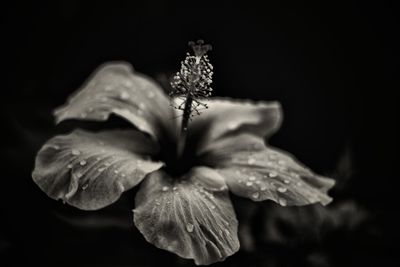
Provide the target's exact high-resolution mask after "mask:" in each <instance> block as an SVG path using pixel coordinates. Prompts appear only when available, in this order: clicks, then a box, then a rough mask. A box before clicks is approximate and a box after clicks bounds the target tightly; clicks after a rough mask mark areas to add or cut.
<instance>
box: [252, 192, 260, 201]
mask: <svg viewBox="0 0 400 267" xmlns="http://www.w3.org/2000/svg"><path fill="white" fill-rule="evenodd" d="M251 196H252V197H253V198H256V199H257V198H259V197H260V193H258V192H254V193H253V194H252V195H251Z"/></svg>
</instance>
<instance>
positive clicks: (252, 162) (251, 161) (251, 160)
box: [247, 158, 256, 165]
mask: <svg viewBox="0 0 400 267" xmlns="http://www.w3.org/2000/svg"><path fill="white" fill-rule="evenodd" d="M255 162H256V160H255V159H254V158H249V159H248V160H247V163H248V164H250V165H252V164H254V163H255Z"/></svg>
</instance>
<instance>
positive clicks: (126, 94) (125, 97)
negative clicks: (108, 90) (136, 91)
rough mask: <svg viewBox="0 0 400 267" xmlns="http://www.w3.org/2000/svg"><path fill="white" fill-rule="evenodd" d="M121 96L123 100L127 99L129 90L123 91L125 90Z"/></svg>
mask: <svg viewBox="0 0 400 267" xmlns="http://www.w3.org/2000/svg"><path fill="white" fill-rule="evenodd" d="M119 97H120V98H121V99H122V100H127V99H128V98H129V94H128V93H127V92H125V91H123V92H121V94H120V95H119Z"/></svg>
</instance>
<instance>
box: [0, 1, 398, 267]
mask: <svg viewBox="0 0 400 267" xmlns="http://www.w3.org/2000/svg"><path fill="white" fill-rule="evenodd" d="M215 2H217V1H215ZM259 2H261V1H259ZM263 2H264V3H262V4H261V3H256V2H252V1H244V2H242V3H234V2H229V1H218V5H217V4H216V3H207V2H206V1H194V2H191V3H189V1H186V2H181V3H178V2H171V1H140V2H139V1H126V2H119V1H112V2H100V1H97V2H93V3H88V2H85V3H84V1H53V2H52V3H51V4H42V5H39V4H9V5H6V6H4V7H3V8H2V10H1V11H0V12H1V33H0V34H1V36H2V38H1V43H2V47H3V48H2V49H1V50H2V52H3V53H2V57H1V61H2V69H3V71H2V73H3V74H4V75H2V80H1V88H0V90H1V100H0V101H1V113H0V118H1V126H2V130H1V131H2V136H1V151H0V152H1V153H0V159H1V175H0V178H1V180H0V186H1V187H0V190H1V191H0V193H1V199H0V200H1V202H0V207H1V217H0V218H1V219H0V220H1V222H0V224H1V229H0V264H2V263H3V262H4V263H8V264H10V265H13V264H15V265H17V264H28V263H29V264H30V265H33V264H35V263H38V264H40V265H52V266H59V265H73V266H78V265H89V264H95V265H102V266H157V265H161V264H167V265H171V266H172V265H183V266H190V265H191V264H192V263H191V261H186V260H180V259H178V258H177V257H175V256H174V255H173V254H170V253H167V252H164V251H161V250H158V249H156V248H155V247H153V246H152V245H150V244H148V243H147V242H146V241H145V240H144V238H143V237H142V236H141V235H140V233H139V232H138V231H137V230H136V229H135V228H134V226H133V223H132V220H131V211H130V209H132V208H133V194H132V193H134V192H132V193H131V194H129V193H126V194H124V197H123V198H122V199H121V200H120V201H119V202H117V203H116V204H114V205H112V206H110V207H108V208H106V209H104V210H101V211H97V212H87V213H85V212H80V211H78V210H75V209H73V208H70V207H67V206H64V205H63V204H62V203H58V202H56V201H53V200H51V199H49V198H47V196H46V195H45V194H44V193H43V192H41V191H40V189H39V188H38V187H37V186H36V185H35V184H34V183H33V182H32V180H31V176H30V173H31V171H32V168H33V163H34V158H35V153H36V152H37V150H38V149H39V148H40V146H41V145H42V144H43V143H44V142H45V141H46V140H47V139H48V138H50V137H51V136H53V135H54V134H56V133H57V128H56V127H55V126H54V124H53V119H52V115H51V112H52V110H53V109H54V108H55V107H57V106H59V105H60V104H62V103H63V102H64V101H65V100H66V98H67V96H68V95H69V94H70V93H71V92H73V91H74V90H76V88H78V87H79V86H80V85H81V84H82V83H83V81H84V80H85V79H86V78H87V77H88V76H89V74H90V73H91V72H92V71H93V70H94V69H95V68H96V67H97V66H98V65H100V64H101V63H103V62H106V61H109V60H125V61H128V62H130V63H132V65H133V66H134V68H135V69H136V70H137V71H140V72H143V73H146V74H148V75H151V76H152V77H155V78H156V79H158V80H159V82H160V83H162V84H163V85H164V86H165V87H167V84H168V83H167V82H166V81H167V80H168V78H169V76H170V74H171V73H172V72H174V71H176V70H177V69H178V68H179V64H180V63H179V62H180V60H182V59H183V58H184V55H185V53H186V51H187V42H188V41H190V40H197V39H199V38H202V39H205V40H206V42H208V43H211V44H212V45H213V51H212V53H211V55H210V57H211V61H212V63H213V65H214V68H215V75H214V77H215V80H214V86H213V87H214V89H215V95H218V96H229V97H235V98H251V99H257V100H258V99H259V100H278V101H280V102H281V103H282V106H283V110H284V115H285V120H284V123H283V126H282V128H281V130H280V131H279V132H278V133H277V134H276V135H275V136H274V137H273V138H272V139H271V141H270V142H271V143H272V144H273V145H275V146H278V147H280V148H283V149H285V150H287V151H290V152H291V153H293V154H294V155H296V156H297V157H298V158H299V159H300V160H301V161H303V162H304V163H305V164H306V165H308V166H310V167H311V168H312V169H314V170H315V171H317V172H319V173H321V174H325V175H330V176H333V177H334V178H336V179H337V181H338V184H337V186H336V187H335V189H334V190H333V191H332V193H331V195H332V196H333V197H334V198H335V201H334V202H333V204H332V205H331V207H332V210H331V211H329V212H331V214H333V215H332V216H333V217H334V218H335V216H337V218H339V219H337V220H338V222H337V223H336V224H334V226H332V225H331V226H332V227H327V228H329V229H328V230H326V231H325V230H324V231H325V232H327V233H325V234H324V235H322V236H321V235H320V234H317V237H315V240H314V239H313V240H312V241H309V240H308V238H311V237H310V236H304V234H303V235H302V236H301V240H305V241H304V242H303V241H302V242H303V243H302V242H296V241H294V240H297V239H296V238H297V235H296V234H293V229H296V227H298V225H297V224H296V221H293V220H292V221H290V220H288V222H286V224H285V222H284V224H285V225H286V226H285V227H286V228H290V229H292V230H290V229H289V230H287V229H286V230H283V231H286V232H288V231H289V232H290V231H291V232H290V233H291V234H292V236H291V237H290V234H287V233H286V234H287V235H288V236H289V237H290V238H288V239H287V240H286V241H284V242H283V243H282V244H280V245H278V246H277V245H276V244H274V243H273V242H272V243H271V242H270V240H269V237H268V236H266V237H264V236H263V235H264V234H266V233H265V231H264V230H263V227H264V226H265V223H264V221H266V220H270V218H268V214H269V213H268V211H269V210H271V214H279V212H280V209H279V208H278V207H276V206H274V205H273V204H271V203H264V204H260V203H258V204H255V205H256V206H254V204H252V203H249V202H247V201H245V200H242V199H239V198H234V202H235V205H236V207H237V213H238V217H239V221H242V223H241V225H243V227H245V230H241V231H242V232H244V233H245V234H244V236H245V237H246V236H247V237H248V236H253V237H252V238H248V239H249V240H247V239H246V238H245V239H246V240H247V241H246V240H242V249H241V251H240V252H238V253H237V254H235V255H234V256H232V257H230V258H228V259H227V260H226V261H225V262H224V263H222V264H221V265H225V266H377V265H379V264H380V265H381V266H389V265H391V266H393V264H394V261H395V258H396V257H395V253H396V250H395V243H397V242H398V235H397V231H396V230H397V228H398V225H399V224H398V223H399V221H398V219H397V218H396V216H397V213H398V210H399V209H398V207H397V203H396V200H397V199H396V192H397V187H396V186H397V185H396V182H397V179H398V177H397V173H395V171H394V170H395V168H396V167H397V166H398V163H397V149H398V145H397V137H398V135H397V131H396V130H395V124H396V123H397V112H398V107H397V98H396V97H395V91H396V90H399V86H398V83H396V82H395V76H396V71H397V66H398V58H397V53H398V47H399V45H398V42H397V40H396V39H397V36H398V33H399V29H398V21H397V20H398V17H397V14H398V9H396V7H395V6H394V5H393V4H392V3H390V2H385V1H377V2H375V3H366V2H363V1H360V2H358V3H357V2H350V1H347V2H346V4H334V3H333V2H332V3H330V4H329V3H327V2H325V1H321V2H324V3H323V4H322V3H319V2H318V3H308V4H304V3H289V2H279V1H263ZM133 191H135V190H133ZM350 202H351V203H353V204H354V205H355V206H356V207H357V208H355V209H354V212H349V213H348V214H347V213H346V216H344V218H342V217H343V216H342V217H340V216H339V215H337V214H336V213H335V207H337V208H338V207H340V206H341V205H342V204H343V203H350ZM353 204H352V205H353ZM304 209H310V207H305V208H304ZM338 209H340V208H338ZM243 210H252V212H250V213H251V214H250V215H249V212H247V213H246V212H242V211H243ZM288 210H290V208H288ZM297 211H298V210H295V212H297ZM301 214H303V213H301ZM360 214H366V216H365V217H366V219H360V221H361V223H359V224H356V226H354V227H348V226H345V227H342V226H341V225H347V223H348V222H347V220H349V221H350V224H351V221H352V219H357V218H361V217H363V216H361V217H360ZM303 215H304V214H303ZM303 215H302V216H303ZM340 218H341V219H340ZM338 225H339V226H338ZM304 227H305V228H307V227H308V228H311V229H312V228H314V227H316V226H315V225H314V222H313V220H312V218H311V219H309V224H307V225H306V226H304ZM246 229H251V230H246ZM281 230H282V229H281ZM246 231H247V232H246ZM312 238H314V237H312ZM312 238H311V239H312ZM246 244H247V245H246ZM2 266H3V265H2Z"/></svg>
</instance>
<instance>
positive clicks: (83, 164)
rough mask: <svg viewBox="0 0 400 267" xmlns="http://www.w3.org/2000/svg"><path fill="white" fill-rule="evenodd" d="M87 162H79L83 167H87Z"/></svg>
mask: <svg viewBox="0 0 400 267" xmlns="http://www.w3.org/2000/svg"><path fill="white" fill-rule="evenodd" d="M86 163H87V162H86V160H81V161H80V162H79V164H81V166H85V165H86Z"/></svg>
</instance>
